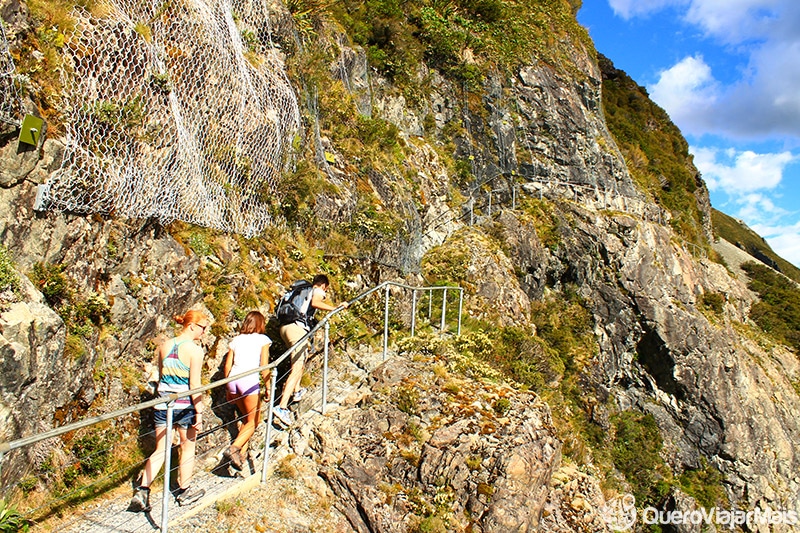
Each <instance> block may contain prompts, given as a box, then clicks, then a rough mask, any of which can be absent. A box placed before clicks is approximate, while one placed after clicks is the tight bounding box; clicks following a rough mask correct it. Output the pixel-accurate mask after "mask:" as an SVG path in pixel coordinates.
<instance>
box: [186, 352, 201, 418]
mask: <svg viewBox="0 0 800 533" xmlns="http://www.w3.org/2000/svg"><path fill="white" fill-rule="evenodd" d="M193 348H194V349H193V350H192V351H191V353H190V354H189V357H190V359H189V388H190V389H196V388H198V387H200V386H201V385H202V382H201V377H200V374H201V370H202V368H203V349H202V348H200V347H199V346H197V345H194V346H193ZM192 403H194V410H195V411H196V412H197V414H200V413H202V412H203V395H202V394H201V393H197V394H192Z"/></svg>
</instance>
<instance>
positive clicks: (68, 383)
mask: <svg viewBox="0 0 800 533" xmlns="http://www.w3.org/2000/svg"><path fill="white" fill-rule="evenodd" d="M45 146H46V147H48V146H56V145H48V144H45ZM48 150H49V148H46V149H45V152H44V157H43V159H42V160H41V161H42V162H45V163H43V164H47V163H46V161H49V160H50V155H51V154H50V152H49V151H48ZM56 151H57V148H56ZM35 194H36V187H35V185H34V184H32V183H30V182H29V181H24V180H23V181H21V182H20V183H19V184H18V185H17V186H15V187H13V188H9V189H0V235H2V244H3V245H4V246H6V248H8V250H9V251H10V252H11V255H12V258H13V260H14V261H15V263H16V264H17V266H18V268H19V270H20V271H21V273H20V278H21V279H23V281H24V282H25V283H24V286H25V288H26V290H25V292H24V297H23V298H22V301H20V302H17V303H14V304H12V305H11V307H10V308H9V309H7V310H6V311H5V312H4V313H3V314H2V315H0V335H2V337H0V344H1V345H2V350H1V351H0V353H2V360H0V366H2V369H3V372H2V374H1V375H0V413H2V419H3V421H4V422H5V423H3V424H2V426H3V432H2V433H3V434H2V439H3V440H4V441H5V440H12V439H15V438H19V437H20V436H21V435H27V434H31V433H34V432H39V431H44V430H47V429H50V428H52V427H54V426H58V425H63V424H65V423H68V422H70V421H73V420H74V419H75V418H78V417H81V416H83V415H84V414H85V413H86V411H87V409H88V408H89V406H91V405H92V404H93V402H95V400H96V399H99V400H100V403H102V402H106V405H105V407H104V408H103V410H104V411H112V410H114V409H117V408H121V407H123V406H127V405H131V404H134V403H138V402H139V401H140V399H141V396H140V386H143V385H144V384H145V383H146V376H147V372H146V370H147V369H148V365H149V363H150V362H151V361H152V360H153V353H154V352H153V347H154V346H155V344H154V341H156V340H157V338H158V337H159V336H161V335H165V334H166V335H171V334H172V332H173V330H172V328H171V327H170V321H171V319H172V316H173V315H175V314H178V313H183V312H184V311H185V310H186V309H188V308H190V307H192V306H196V305H197V304H198V303H199V302H200V295H201V292H200V289H199V286H198V285H197V282H196V273H197V269H198V267H199V261H198V259H197V257H196V256H190V255H187V252H186V251H185V250H184V248H183V247H182V246H181V245H180V244H178V243H177V242H176V241H175V240H174V239H173V238H172V237H170V236H169V235H166V234H165V233H164V232H163V231H162V230H161V229H159V228H158V227H157V226H154V225H148V224H145V223H138V224H128V223H126V222H124V221H112V220H95V219H92V218H90V217H78V216H71V215H54V214H41V213H35V212H34V211H33V209H32V206H33V201H34V198H35ZM37 263H43V264H54V265H63V273H64V275H65V277H66V278H67V279H69V280H70V283H71V284H72V285H73V286H72V290H74V292H75V293H76V294H78V295H81V297H86V296H88V295H91V294H95V295H99V298H100V299H101V300H102V301H103V302H105V303H106V304H107V306H108V317H107V323H106V326H107V328H106V331H107V333H106V334H104V335H103V336H102V337H100V336H99V335H98V332H97V331H95V332H93V333H90V334H89V337H84V336H83V335H86V333H83V334H81V335H80V336H78V339H79V340H78V342H79V343H80V344H81V345H83V346H84V349H83V350H82V352H81V353H80V355H78V356H77V357H71V356H68V355H65V353H64V345H65V339H66V336H67V333H68V331H67V328H66V327H65V324H64V322H63V320H62V319H61V318H60V317H59V315H58V314H56V313H55V312H54V311H53V309H52V308H51V307H50V306H49V305H48V304H47V302H46V301H45V300H44V298H43V296H42V294H41V293H40V292H39V291H38V290H37V289H36V288H35V287H34V286H33V285H32V284H31V283H30V282H29V281H28V280H27V278H26V277H25V273H29V272H31V271H32V267H33V265H35V264H37ZM98 370H100V371H101V373H97V371H98ZM124 374H129V375H131V376H133V381H134V383H133V386H131V385H128V387H130V388H128V389H124V388H123V387H121V382H122V381H121V378H122V376H123V375H124ZM142 390H143V389H142ZM98 395H99V396H98ZM98 405H99V403H97V404H95V407H97V406H98ZM56 414H57V416H56ZM56 418H57V420H56ZM45 456H46V453H44V454H42V453H40V452H37V458H24V457H22V456H21V455H17V456H15V457H16V458H12V462H13V464H14V465H17V466H19V467H21V465H25V464H38V463H39V462H40V461H41V460H42V459H44V458H45ZM7 466H8V465H7V464H6V465H4V468H3V479H6V480H7V479H15V477H14V474H15V473H17V472H16V470H15V467H7ZM17 477H18V476H17Z"/></svg>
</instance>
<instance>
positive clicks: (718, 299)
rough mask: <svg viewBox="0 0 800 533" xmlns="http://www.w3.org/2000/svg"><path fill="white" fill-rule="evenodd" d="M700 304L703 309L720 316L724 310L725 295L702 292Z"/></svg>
mask: <svg viewBox="0 0 800 533" xmlns="http://www.w3.org/2000/svg"><path fill="white" fill-rule="evenodd" d="M700 303H701V304H702V305H703V307H704V308H705V309H708V310H709V311H711V312H713V313H714V314H717V315H721V314H722V311H723V310H724V308H725V295H724V294H720V293H718V292H704V293H703V296H702V298H701V300H700Z"/></svg>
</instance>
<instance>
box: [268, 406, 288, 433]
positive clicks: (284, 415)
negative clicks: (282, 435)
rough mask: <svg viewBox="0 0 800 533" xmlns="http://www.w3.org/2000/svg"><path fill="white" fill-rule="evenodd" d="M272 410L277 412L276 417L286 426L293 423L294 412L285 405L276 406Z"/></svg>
mask: <svg viewBox="0 0 800 533" xmlns="http://www.w3.org/2000/svg"><path fill="white" fill-rule="evenodd" d="M272 412H273V413H274V414H275V419H276V420H277V421H278V422H280V423H281V424H282V425H283V426H284V427H287V428H288V427H289V426H291V425H292V413H290V412H289V410H288V409H284V408H283V407H275V408H274V409H273V410H272Z"/></svg>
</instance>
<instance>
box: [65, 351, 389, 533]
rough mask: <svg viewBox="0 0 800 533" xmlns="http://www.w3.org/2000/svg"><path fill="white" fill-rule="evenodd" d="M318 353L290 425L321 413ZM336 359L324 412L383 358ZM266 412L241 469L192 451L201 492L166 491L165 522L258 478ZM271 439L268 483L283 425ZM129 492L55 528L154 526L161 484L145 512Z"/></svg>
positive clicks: (91, 531)
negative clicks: (188, 496)
mask: <svg viewBox="0 0 800 533" xmlns="http://www.w3.org/2000/svg"><path fill="white" fill-rule="evenodd" d="M319 359H321V358H319V357H317V358H316V360H312V361H311V362H310V364H309V365H308V370H307V371H308V372H309V373H310V374H311V376H312V382H313V384H314V385H313V388H312V390H311V392H310V393H309V394H307V395H306V397H305V398H303V400H302V401H300V402H299V403H297V404H294V405H292V406H291V409H292V410H293V411H294V413H295V416H296V421H295V424H294V425H293V427H292V428H290V430H293V429H302V428H303V427H304V426H305V425H306V424H308V423H309V422H310V421H311V420H312V419H314V418H315V417H318V416H322V411H321V405H322V385H321V382H322V372H321V364H322V363H321V361H320V360H319ZM339 359H340V360H336V361H334V362H332V363H331V365H330V367H329V376H328V383H329V384H328V405H327V409H326V412H333V411H335V410H336V408H337V406H338V405H341V404H344V403H346V401H347V397H348V396H349V395H350V394H351V393H352V392H353V391H354V390H356V389H357V388H358V386H359V384H360V383H362V382H363V381H364V380H365V379H366V378H367V376H368V375H369V373H370V372H371V371H372V370H373V369H374V368H376V367H377V366H378V365H379V364H380V363H381V362H382V361H383V358H382V354H381V353H375V352H373V351H371V350H368V349H362V350H360V351H357V352H351V353H349V354H347V355H341V356H339ZM266 417H267V412H266V409H265V410H264V413H263V418H264V420H262V422H261V424H260V425H259V427H258V429H257V430H256V433H255V434H254V435H253V437H252V439H251V441H250V444H251V447H252V449H251V451H250V453H249V456H250V457H249V460H248V461H247V464H246V465H245V467H244V469H243V470H242V472H236V471H235V470H233V469H232V468H229V467H228V465H227V464H225V462H224V460H223V458H222V452H223V451H224V448H222V449H219V450H214V451H212V452H211V453H207V454H206V455H205V456H204V457H201V456H198V461H197V467H196V472H195V475H194V477H193V479H192V486H193V487H197V488H202V489H204V490H205V495H204V497H203V498H202V499H200V500H199V501H198V502H196V503H194V504H192V505H189V506H186V507H181V506H179V505H177V503H175V499H174V498H173V497H172V496H170V498H169V503H168V511H167V512H168V516H169V526H168V527H171V526H173V525H178V524H180V523H181V522H182V521H184V520H186V519H188V518H190V517H192V516H194V515H195V514H197V513H199V512H200V511H202V510H204V509H206V508H207V507H209V506H211V505H214V504H215V503H216V502H217V501H219V500H222V499H227V498H231V497H233V496H235V495H236V494H239V493H241V492H242V491H247V490H249V489H250V488H252V487H254V486H256V485H258V484H259V483H260V481H261V475H262V474H261V473H262V468H263V464H264V453H263V451H264V450H263V443H264V440H265V434H266V422H265V420H266ZM271 440H272V442H271V445H272V446H271V449H270V464H269V465H268V467H269V470H268V478H267V483H269V475H270V474H271V470H272V466H273V465H275V464H276V463H277V461H279V460H280V459H281V458H282V457H284V456H286V455H287V454H288V453H290V446H289V431H285V430H281V429H278V428H277V426H273V431H272V432H271ZM132 494H133V492H132V490H122V489H120V490H118V491H115V492H114V494H112V495H111V496H109V497H107V498H104V499H102V501H96V502H93V503H91V504H89V505H88V506H86V507H84V508H83V509H81V510H78V511H75V510H73V511H72V512H73V514H72V515H71V516H69V517H68V518H67V519H66V520H65V522H64V523H62V524H61V525H60V526H58V527H57V529H59V530H61V531H64V532H66V533H95V532H96V533H100V532H108V531H118V532H137V531H154V530H157V529H159V528H160V526H161V517H162V494H163V492H162V491H161V488H160V487H156V486H154V488H153V492H152V494H151V496H150V500H151V501H150V504H151V506H152V510H151V511H150V512H148V513H134V512H129V511H128V510H127V509H128V504H129V501H130V498H131V496H132Z"/></svg>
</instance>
